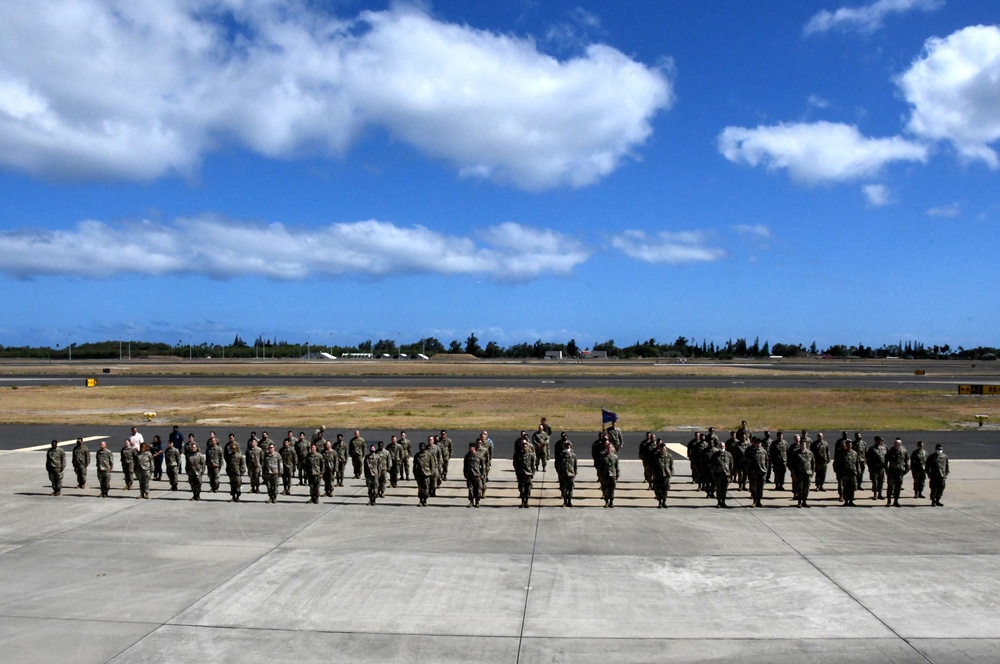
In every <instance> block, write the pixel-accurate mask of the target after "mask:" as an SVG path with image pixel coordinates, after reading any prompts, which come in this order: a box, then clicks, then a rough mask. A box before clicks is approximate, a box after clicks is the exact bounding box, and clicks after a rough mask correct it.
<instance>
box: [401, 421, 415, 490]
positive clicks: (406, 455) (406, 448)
mask: <svg viewBox="0 0 1000 664" xmlns="http://www.w3.org/2000/svg"><path fill="white" fill-rule="evenodd" d="M399 448H400V450H402V452H403V468H402V470H403V479H404V480H406V481H407V482H409V481H410V459H412V458H413V447H412V446H411V445H410V439H409V438H407V437H406V432H405V431H400V432H399Z"/></svg>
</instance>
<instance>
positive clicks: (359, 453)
mask: <svg viewBox="0 0 1000 664" xmlns="http://www.w3.org/2000/svg"><path fill="white" fill-rule="evenodd" d="M349 449H350V452H351V465H352V466H353V467H354V479H360V477H361V461H362V460H363V459H364V458H365V439H364V438H362V437H361V432H360V431H355V432H354V438H351V442H350V446H349Z"/></svg>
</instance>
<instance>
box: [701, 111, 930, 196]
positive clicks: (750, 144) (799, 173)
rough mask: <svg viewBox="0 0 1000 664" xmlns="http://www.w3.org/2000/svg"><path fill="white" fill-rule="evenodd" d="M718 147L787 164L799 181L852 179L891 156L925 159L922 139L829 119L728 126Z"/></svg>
mask: <svg viewBox="0 0 1000 664" xmlns="http://www.w3.org/2000/svg"><path fill="white" fill-rule="evenodd" d="M719 151H720V152H721V153H722V154H723V155H724V156H725V157H726V159H728V160H729V161H732V162H745V163H747V164H749V165H751V166H759V165H763V166H766V167H767V168H768V169H769V170H779V169H784V170H787V171H788V173H789V175H790V176H791V177H792V178H794V179H796V180H800V181H802V182H808V183H816V182H821V181H825V180H837V181H843V180H855V179H858V178H862V177H868V176H871V175H874V174H876V173H878V172H879V170H881V168H882V167H883V166H885V165H886V164H888V163H891V162H894V161H919V162H926V161H927V156H928V148H927V146H925V145H922V144H920V143H916V142H913V141H909V140H906V139H904V138H901V137H898V136H894V137H891V138H868V137H866V136H863V135H862V134H861V132H860V131H858V128H857V127H856V126H854V125H846V124H840V123H833V122H814V123H790V124H784V123H782V124H777V125H772V126H758V127H756V128H755V129H748V128H745V127H726V128H725V129H724V130H723V131H722V133H721V134H720V135H719Z"/></svg>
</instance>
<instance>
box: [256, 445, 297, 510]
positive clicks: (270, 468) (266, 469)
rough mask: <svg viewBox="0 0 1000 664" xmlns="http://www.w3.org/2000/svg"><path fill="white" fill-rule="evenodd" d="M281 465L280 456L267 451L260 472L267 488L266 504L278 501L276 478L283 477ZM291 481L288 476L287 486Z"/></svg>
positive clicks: (274, 452)
mask: <svg viewBox="0 0 1000 664" xmlns="http://www.w3.org/2000/svg"><path fill="white" fill-rule="evenodd" d="M283 465H284V464H283V463H282V462H281V455H280V454H278V453H277V452H276V451H275V450H268V451H267V454H265V455H264V461H263V463H262V464H261V472H262V473H263V475H264V486H266V487H267V502H269V503H274V502H277V501H278V478H280V477H281V476H282V475H283V472H282V471H283V470H284V469H283V468H282V466H283ZM291 481H292V478H291V476H289V478H288V482H289V484H290V483H291Z"/></svg>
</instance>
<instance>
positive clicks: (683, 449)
mask: <svg viewBox="0 0 1000 664" xmlns="http://www.w3.org/2000/svg"><path fill="white" fill-rule="evenodd" d="M667 449H668V450H670V451H671V452H674V453H675V454H680V455H681V456H682V457H684V458H685V459H686V458H688V448H687V445H681V444H680V443H667Z"/></svg>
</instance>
